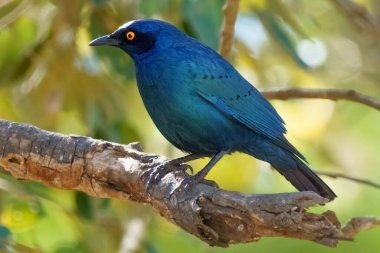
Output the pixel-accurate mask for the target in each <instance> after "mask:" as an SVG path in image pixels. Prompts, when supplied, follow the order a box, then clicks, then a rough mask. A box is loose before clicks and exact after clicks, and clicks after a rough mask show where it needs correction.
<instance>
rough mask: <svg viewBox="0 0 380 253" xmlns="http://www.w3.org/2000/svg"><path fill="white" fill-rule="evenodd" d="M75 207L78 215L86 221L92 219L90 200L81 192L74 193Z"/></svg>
mask: <svg viewBox="0 0 380 253" xmlns="http://www.w3.org/2000/svg"><path fill="white" fill-rule="evenodd" d="M75 205H76V207H77V212H78V214H79V215H80V216H81V217H82V218H85V219H87V220H91V219H92V218H93V217H94V212H93V206H92V199H91V197H89V196H88V195H86V194H85V193H83V192H76V193H75Z"/></svg>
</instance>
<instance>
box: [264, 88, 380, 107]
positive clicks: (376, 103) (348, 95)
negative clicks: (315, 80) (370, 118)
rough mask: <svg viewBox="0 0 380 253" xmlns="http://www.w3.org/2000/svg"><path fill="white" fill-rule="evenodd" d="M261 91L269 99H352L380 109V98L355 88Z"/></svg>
mask: <svg viewBox="0 0 380 253" xmlns="http://www.w3.org/2000/svg"><path fill="white" fill-rule="evenodd" d="M261 93H262V94H263V95H264V96H265V97H266V98H268V99H281V100H286V99H293V98H321V99H330V100H350V101H354V102H357V103H360V104H364V105H367V106H369V107H372V108H375V109H376V110H379V111H380V100H377V99H375V98H373V97H370V96H367V95H364V94H361V93H359V92H357V91H354V90H336V89H304V88H289V89H273V90H262V91H261Z"/></svg>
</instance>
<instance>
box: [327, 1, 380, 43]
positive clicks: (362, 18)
mask: <svg viewBox="0 0 380 253" xmlns="http://www.w3.org/2000/svg"><path fill="white" fill-rule="evenodd" d="M331 2H332V3H333V4H334V5H335V6H337V7H338V9H339V10H342V11H343V12H344V14H345V15H346V16H347V18H348V20H349V21H351V22H352V23H353V24H354V25H355V26H357V27H358V28H360V29H364V30H370V31H371V34H373V35H375V36H376V37H378V38H379V36H380V20H379V19H378V18H377V17H376V16H374V15H372V14H371V13H370V12H369V11H368V10H367V9H366V8H365V7H363V6H361V5H360V4H358V3H356V2H354V1H352V0H331Z"/></svg>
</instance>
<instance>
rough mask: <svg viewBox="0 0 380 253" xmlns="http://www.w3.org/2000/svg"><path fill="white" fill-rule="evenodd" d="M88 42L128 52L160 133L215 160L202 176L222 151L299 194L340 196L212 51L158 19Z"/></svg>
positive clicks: (265, 104) (266, 106)
mask: <svg viewBox="0 0 380 253" xmlns="http://www.w3.org/2000/svg"><path fill="white" fill-rule="evenodd" d="M128 32H132V33H133V34H134V36H133V37H134V38H133V39H132V40H129V39H128V38H127V37H126V34H127V33H128ZM90 45H94V46H96V45H112V46H116V47H119V48H121V49H122V50H124V51H125V52H127V53H128V54H129V55H130V56H131V57H132V58H133V60H134V62H135V65H136V78H137V85H138V88H139V91H140V94H141V97H142V99H143V101H144V104H145V107H146V109H147V110H148V112H149V115H150V116H151V118H152V120H153V122H154V123H155V124H156V126H157V128H158V129H159V130H160V132H161V133H162V134H163V135H164V136H165V138H166V139H168V140H169V141H170V142H171V143H172V144H173V145H175V146H176V147H177V148H179V149H181V150H183V151H186V152H189V153H191V154H196V155H203V156H213V159H212V160H211V161H210V163H209V164H208V165H207V166H206V168H204V169H203V170H202V172H201V173H200V174H198V177H197V175H196V176H195V177H196V178H197V179H201V178H203V177H204V176H205V175H206V174H207V173H208V171H209V170H210V169H211V168H212V166H213V165H214V164H215V163H216V162H217V161H218V160H219V159H220V158H221V157H222V156H223V155H224V154H226V153H232V152H235V151H239V152H243V153H247V154H250V155H252V156H254V157H257V158H258V159H261V160H264V161H267V162H269V163H270V164H271V165H272V166H273V167H274V168H276V169H277V170H278V171H279V172H280V173H281V174H283V175H284V176H285V177H286V178H287V179H288V180H289V181H290V182H291V183H292V184H293V185H294V186H295V187H296V188H297V189H299V190H311V191H315V192H317V193H319V194H320V195H322V196H324V197H327V198H329V199H333V198H335V194H334V193H333V192H332V191H331V189H330V188H329V187H328V186H327V185H326V184H325V183H324V182H323V181H322V180H321V179H320V178H319V177H318V176H317V175H316V174H315V173H314V172H313V171H312V170H310V169H309V168H308V166H307V165H306V164H305V158H304V157H303V156H302V154H301V153H300V152H298V151H297V149H296V148H294V147H293V146H292V145H291V144H290V143H289V142H288V141H287V139H286V138H285V136H284V134H285V133H286V129H285V127H284V121H283V120H282V118H281V117H280V116H279V115H278V113H277V112H276V110H275V109H274V108H273V106H272V105H271V104H270V103H269V102H268V101H267V100H266V99H265V98H264V97H263V96H262V95H261V94H260V93H259V91H258V90H257V89H255V87H253V86H252V85H251V84H250V83H249V82H248V81H246V80H245V79H244V78H243V77H242V76H241V75H240V74H239V73H238V72H237V71H236V69H235V68H234V67H233V66H232V65H230V64H229V63H228V62H227V61H226V60H224V59H223V58H222V57H221V56H220V55H219V54H218V53H216V52H215V51H214V50H212V49H211V48H209V47H207V46H205V45H203V44H202V43H200V42H198V41H197V40H195V39H193V38H191V37H189V36H187V35H186V34H184V33H182V32H180V31H179V30H178V29H177V28H175V27H174V26H172V25H170V24H168V23H165V22H162V21H158V20H137V21H132V22H129V23H127V24H125V25H123V26H121V27H120V28H119V29H117V30H116V31H115V32H114V33H112V34H111V35H109V36H103V37H101V38H98V39H96V40H94V41H93V42H91V44H90Z"/></svg>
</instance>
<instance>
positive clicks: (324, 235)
mask: <svg viewBox="0 0 380 253" xmlns="http://www.w3.org/2000/svg"><path fill="white" fill-rule="evenodd" d="M167 161H168V159H167V158H165V157H162V156H158V155H152V154H146V153H143V152H142V151H141V149H140V146H139V145H138V144H136V143H134V144H129V145H121V144H117V143H111V142H107V141H101V140H94V139H91V138H88V137H82V136H68V135H62V134H57V133H52V132H47V131H44V130H41V129H38V128H36V127H34V126H31V125H25V124H19V123H14V122H9V121H5V120H0V167H2V169H3V171H4V172H6V173H9V174H11V175H12V176H14V177H16V178H19V179H23V180H29V181H36V182H41V183H43V184H45V185H48V186H51V187H56V188H61V189H70V190H77V191H82V192H85V193H87V194H89V195H91V196H95V197H99V198H117V199H123V200H133V201H137V202H141V203H146V204H149V205H151V206H152V207H153V208H154V209H155V210H156V211H157V212H158V213H160V214H161V215H162V216H163V217H165V218H166V219H167V220H168V221H171V222H173V223H174V224H176V225H177V226H179V227H181V228H182V229H184V230H186V231H187V232H188V233H190V234H193V235H195V236H197V237H198V238H200V239H201V240H203V241H205V242H206V243H208V244H209V245H212V246H221V247H227V246H228V245H229V244H233V243H242V242H253V241H258V240H259V239H260V238H261V237H265V236H267V237H268V236H271V237H272V236H277V237H290V238H298V239H303V240H310V241H314V242H316V243H320V244H323V245H326V246H331V247H333V246H335V245H336V244H337V243H338V241H339V240H352V239H353V238H354V236H355V235H356V233H358V232H359V231H361V230H363V229H368V228H370V227H373V226H375V225H377V224H378V223H379V222H378V221H377V220H376V219H375V218H355V219H353V220H351V221H350V222H349V223H348V225H347V226H346V227H344V228H342V229H341V226H340V223H339V221H338V220H337V218H336V217H335V214H334V213H333V212H331V211H328V212H326V213H324V214H314V213H309V212H306V210H305V208H308V207H310V206H313V205H319V204H325V203H326V202H327V201H328V200H327V199H324V198H322V197H320V196H318V195H317V194H315V193H313V192H296V193H285V194H260V195H256V194H242V193H238V192H231V191H224V190H221V189H218V188H216V187H214V186H210V185H208V184H197V185H195V186H194V187H192V188H191V189H190V190H187V191H180V190H178V187H179V186H180V184H181V182H182V180H184V179H185V178H186V177H189V175H187V174H186V173H185V171H184V169H183V168H182V169H181V168H179V167H170V165H169V164H167V163H166V162H167ZM158 172H160V173H158ZM160 175H161V176H160Z"/></svg>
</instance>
